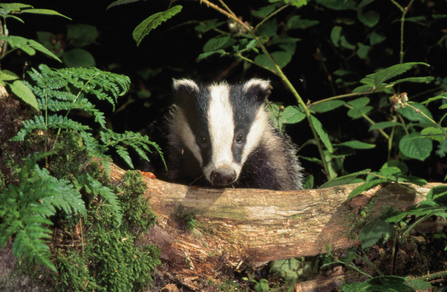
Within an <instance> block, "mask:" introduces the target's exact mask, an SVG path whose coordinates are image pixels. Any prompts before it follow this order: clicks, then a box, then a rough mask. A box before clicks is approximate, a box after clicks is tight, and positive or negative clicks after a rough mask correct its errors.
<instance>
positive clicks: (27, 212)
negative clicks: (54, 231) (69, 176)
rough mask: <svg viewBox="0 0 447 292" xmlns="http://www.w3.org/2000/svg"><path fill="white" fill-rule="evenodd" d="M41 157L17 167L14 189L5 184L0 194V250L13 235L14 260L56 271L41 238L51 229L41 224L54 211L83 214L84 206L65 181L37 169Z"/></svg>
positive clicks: (76, 193)
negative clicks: (18, 259)
mask: <svg viewBox="0 0 447 292" xmlns="http://www.w3.org/2000/svg"><path fill="white" fill-rule="evenodd" d="M40 157H43V155H36V154H34V155H33V156H32V157H31V158H27V159H26V160H25V163H24V164H23V165H22V167H21V168H20V173H19V180H20V184H19V185H18V186H14V185H9V186H8V188H5V189H3V192H2V194H0V216H1V217H2V219H3V221H2V223H1V224H0V247H1V248H3V247H4V246H5V244H6V242H7V241H8V240H9V238H11V237H12V236H14V235H15V239H14V243H13V247H12V251H13V254H14V256H16V257H24V258H26V259H29V260H31V261H34V262H35V263H37V264H43V265H45V266H46V267H48V268H50V269H52V270H53V271H56V269H55V267H54V265H53V263H52V262H51V260H50V256H51V255H50V252H49V247H48V245H47V244H46V243H45V241H44V240H45V239H47V238H50V237H51V236H50V234H51V230H50V229H48V228H46V227H45V225H52V224H53V223H52V222H51V221H50V220H49V219H48V218H49V217H50V216H52V215H54V214H55V212H56V208H60V209H63V210H64V211H65V212H67V213H72V212H74V213H78V212H79V213H81V214H83V215H84V216H85V215H86V210H85V203H84V201H82V200H81V197H80V195H79V193H78V192H77V191H76V190H75V189H74V188H73V186H72V185H70V184H69V182H68V181H66V180H57V179H56V178H54V177H52V176H50V174H49V173H48V170H46V169H41V168H40V167H39V166H38V165H37V163H36V162H37V160H38V159H39V158H40Z"/></svg>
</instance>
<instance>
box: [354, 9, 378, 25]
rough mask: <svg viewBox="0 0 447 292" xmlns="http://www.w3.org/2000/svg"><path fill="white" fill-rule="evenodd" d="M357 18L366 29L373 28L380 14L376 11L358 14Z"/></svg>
mask: <svg viewBox="0 0 447 292" xmlns="http://www.w3.org/2000/svg"><path fill="white" fill-rule="evenodd" d="M357 18H358V19H359V20H360V22H362V23H363V24H364V25H366V26H367V27H373V26H375V25H376V24H377V23H378V22H379V20H380V14H379V13H377V12H376V11H373V10H371V11H368V12H363V11H362V12H360V13H358V14H357Z"/></svg>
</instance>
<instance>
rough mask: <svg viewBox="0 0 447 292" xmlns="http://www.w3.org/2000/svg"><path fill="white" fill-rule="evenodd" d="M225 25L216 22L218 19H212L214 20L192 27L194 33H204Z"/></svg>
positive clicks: (221, 22)
mask: <svg viewBox="0 0 447 292" xmlns="http://www.w3.org/2000/svg"><path fill="white" fill-rule="evenodd" d="M225 23H226V22H225V21H220V22H218V19H217V18H214V19H210V20H205V21H203V22H202V23H200V24H199V25H197V26H196V27H194V29H195V30H196V31H198V32H201V33H205V32H207V31H210V30H212V29H215V28H216V27H219V26H221V25H222V24H225Z"/></svg>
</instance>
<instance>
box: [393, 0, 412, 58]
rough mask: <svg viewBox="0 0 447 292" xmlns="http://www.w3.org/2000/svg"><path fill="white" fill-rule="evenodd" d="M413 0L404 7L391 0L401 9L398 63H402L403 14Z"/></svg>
mask: <svg viewBox="0 0 447 292" xmlns="http://www.w3.org/2000/svg"><path fill="white" fill-rule="evenodd" d="M413 1H414V0H410V3H408V5H407V6H406V7H402V6H401V5H400V4H399V3H397V2H396V0H391V2H393V4H394V5H396V6H397V8H399V9H400V11H402V17H401V18H400V52H399V57H400V59H399V64H402V63H403V62H404V23H405V15H406V14H407V12H408V9H409V8H410V6H411V4H413Z"/></svg>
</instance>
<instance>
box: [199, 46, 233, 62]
mask: <svg viewBox="0 0 447 292" xmlns="http://www.w3.org/2000/svg"><path fill="white" fill-rule="evenodd" d="M226 53H227V52H225V50H222V49H219V50H217V51H211V52H206V53H201V54H200V55H199V56H198V57H197V61H201V60H203V59H206V58H208V57H209V56H211V55H214V54H220V56H221V57H222V56H224V55H225V54H226Z"/></svg>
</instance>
